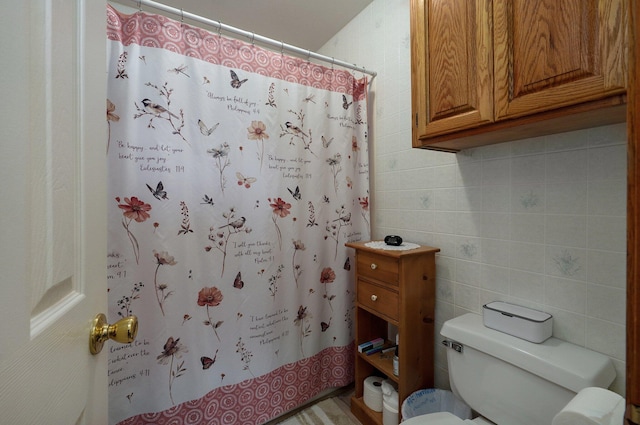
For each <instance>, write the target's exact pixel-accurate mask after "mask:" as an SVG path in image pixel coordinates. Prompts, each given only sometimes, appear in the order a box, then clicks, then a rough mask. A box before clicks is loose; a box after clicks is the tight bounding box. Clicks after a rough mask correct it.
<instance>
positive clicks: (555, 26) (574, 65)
mask: <svg viewBox="0 0 640 425" xmlns="http://www.w3.org/2000/svg"><path fill="white" fill-rule="evenodd" d="M625 8H626V6H625V3H624V1H623V0H608V1H598V0H496V1H495V2H494V8H493V10H494V41H493V45H494V61H495V66H494V69H495V78H496V82H495V101H496V105H495V108H496V109H495V117H496V120H500V119H504V118H513V117H518V116H523V115H526V114H532V113H536V112H542V111H547V110H551V109H556V108H560V107H564V106H569V105H573V104H578V103H582V102H587V101H590V100H597V99H600V98H603V97H606V96H608V95H613V94H619V93H624V91H625V87H626V81H625V75H626V70H625V67H626V65H625V60H624V58H625V56H626V43H625V42H624V40H626V30H620V29H621V28H626V13H625V10H624V9H625Z"/></svg>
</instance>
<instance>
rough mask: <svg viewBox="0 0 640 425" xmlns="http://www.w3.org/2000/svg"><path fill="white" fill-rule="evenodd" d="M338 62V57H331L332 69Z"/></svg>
mask: <svg viewBox="0 0 640 425" xmlns="http://www.w3.org/2000/svg"><path fill="white" fill-rule="evenodd" d="M335 64H336V58H334V57H333V56H332V57H331V70H332V71H333V66H334V65H335Z"/></svg>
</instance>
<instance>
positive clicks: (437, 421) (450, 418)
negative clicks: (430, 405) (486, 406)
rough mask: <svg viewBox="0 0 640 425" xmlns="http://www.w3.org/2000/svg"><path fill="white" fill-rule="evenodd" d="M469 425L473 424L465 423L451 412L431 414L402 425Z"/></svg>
mask: <svg viewBox="0 0 640 425" xmlns="http://www.w3.org/2000/svg"><path fill="white" fill-rule="evenodd" d="M469 423H472V422H471V421H463V420H462V419H460V418H459V417H457V416H456V415H454V414H452V413H449V412H438V413H429V414H427V415H420V416H416V417H413V418H410V419H407V420H406V421H402V425H467V424H469Z"/></svg>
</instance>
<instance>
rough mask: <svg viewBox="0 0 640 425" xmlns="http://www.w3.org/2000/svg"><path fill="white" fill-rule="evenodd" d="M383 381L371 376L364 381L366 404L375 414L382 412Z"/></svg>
mask: <svg viewBox="0 0 640 425" xmlns="http://www.w3.org/2000/svg"><path fill="white" fill-rule="evenodd" d="M382 381H383V379H382V378H381V377H379V376H370V377H368V378H366V379H365V380H364V392H363V399H364V404H365V405H366V406H367V407H368V408H369V409H371V410H373V411H374V412H382Z"/></svg>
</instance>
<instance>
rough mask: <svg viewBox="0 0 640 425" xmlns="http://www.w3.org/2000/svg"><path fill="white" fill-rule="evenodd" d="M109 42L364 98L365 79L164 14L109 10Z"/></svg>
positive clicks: (109, 7)
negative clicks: (142, 47)
mask: <svg viewBox="0 0 640 425" xmlns="http://www.w3.org/2000/svg"><path fill="white" fill-rule="evenodd" d="M107 38H108V39H109V40H114V41H120V42H121V43H122V44H123V45H125V46H128V45H130V44H138V45H140V46H146V47H155V48H162V49H166V50H169V51H172V52H175V53H180V54H183V55H185V56H190V57H193V58H197V59H200V60H204V61H207V62H210V63H213V64H217V65H223V66H226V67H229V68H239V69H242V70H245V71H250V72H255V73H258V74H261V75H264V76H268V77H271V78H277V79H281V80H286V81H289V82H293V83H299V84H303V85H306V86H310V87H315V88H320V89H324V90H330V91H335V92H339V93H347V94H351V95H353V100H354V101H360V100H363V99H365V97H366V87H367V85H366V81H367V79H366V78H362V79H360V80H358V81H356V80H355V78H354V76H353V75H352V74H351V73H350V72H348V71H344V70H336V69H332V68H327V67H324V66H321V65H318V64H314V63H311V62H308V61H306V60H304V59H299V58H294V57H291V56H286V55H283V54H281V53H276V52H271V51H269V50H266V49H263V48H261V47H257V46H254V45H253V44H250V43H244V42H242V41H239V40H234V39H230V38H226V37H222V36H220V35H219V34H215V33H211V32H209V31H206V30H203V29H201V28H197V27H193V26H190V25H186V24H183V23H181V22H178V21H175V20H173V19H170V18H167V17H165V16H162V15H150V14H147V13H144V12H138V13H135V14H133V15H125V14H122V13H120V12H119V11H117V10H116V9H114V8H113V7H111V6H109V5H107Z"/></svg>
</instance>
